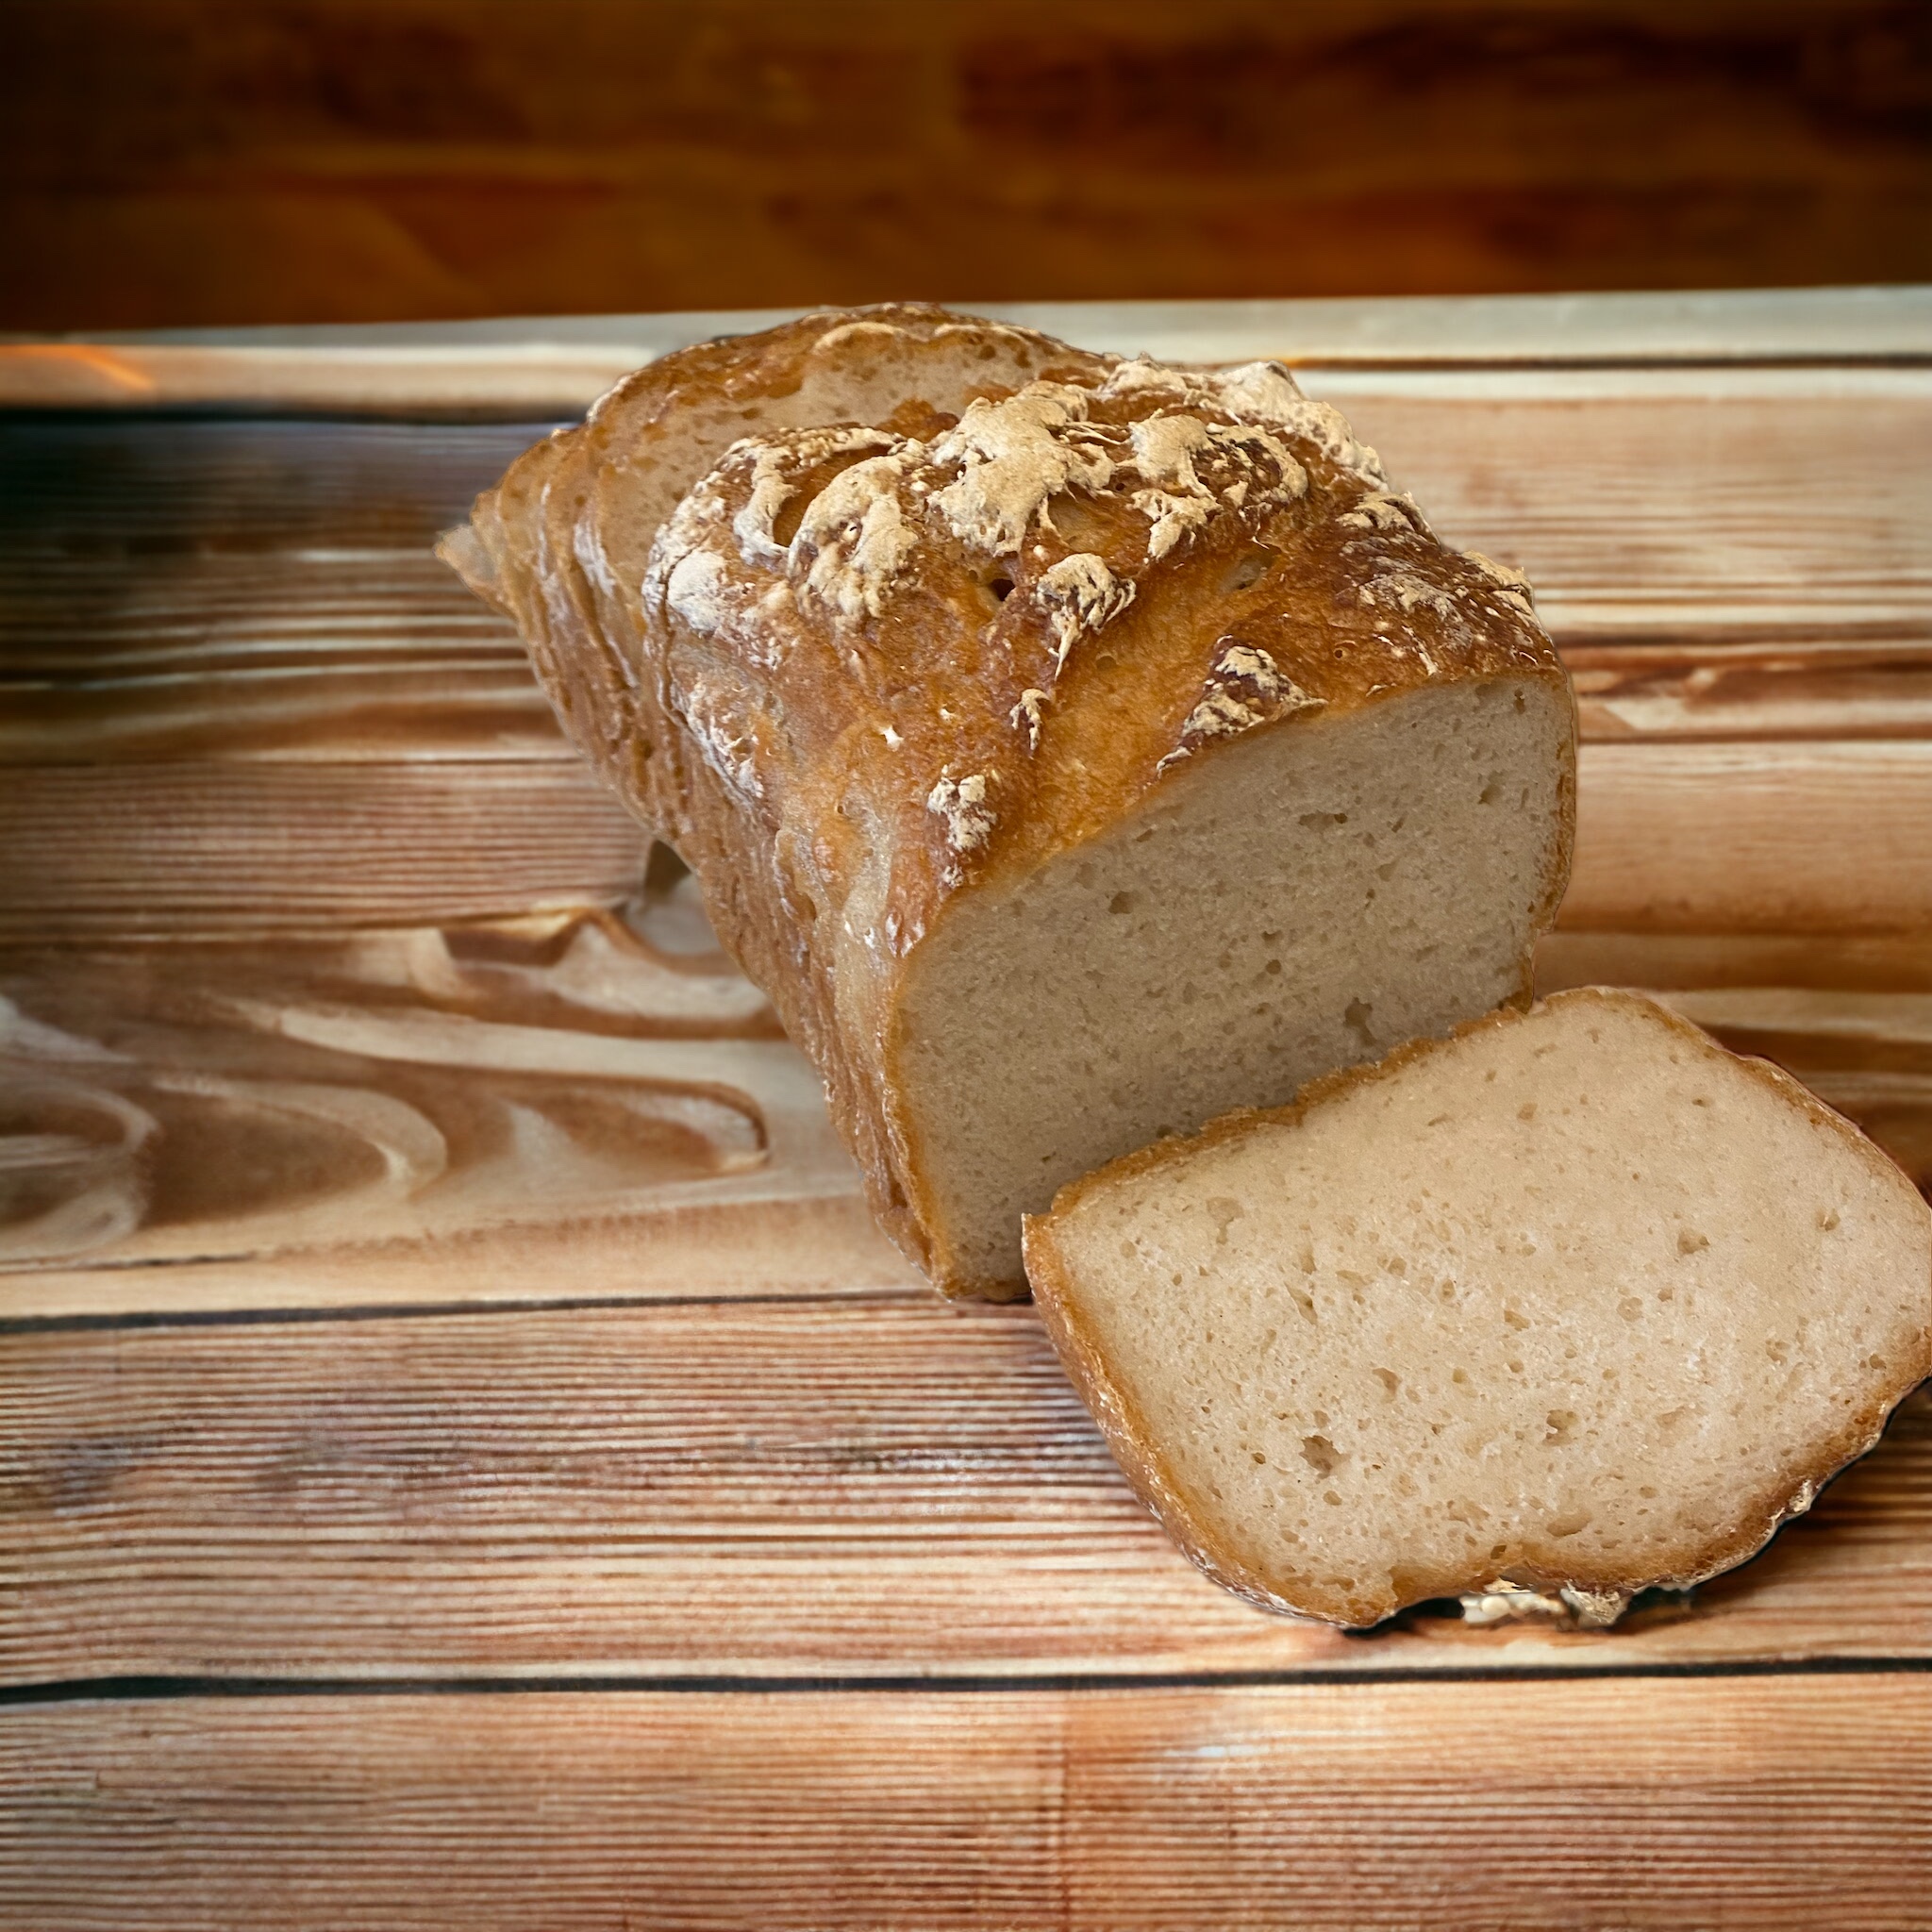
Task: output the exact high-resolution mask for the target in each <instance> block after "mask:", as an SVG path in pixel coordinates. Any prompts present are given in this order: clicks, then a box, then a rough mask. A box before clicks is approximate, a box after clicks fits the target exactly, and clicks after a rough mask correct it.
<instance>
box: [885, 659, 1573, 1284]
mask: <svg viewBox="0 0 1932 1932" xmlns="http://www.w3.org/2000/svg"><path fill="white" fill-rule="evenodd" d="M1570 730H1571V722H1570V708H1569V700H1568V696H1567V693H1565V692H1564V691H1562V689H1561V688H1560V687H1558V686H1554V685H1552V684H1551V683H1550V682H1549V681H1548V680H1546V679H1534V678H1499V679H1496V680H1493V681H1491V682H1488V683H1480V684H1477V683H1469V684H1458V685H1451V686H1436V687H1429V686H1424V688H1422V689H1420V690H1418V691H1410V692H1408V693H1407V694H1406V695H1405V696H1402V697H1399V698H1394V699H1391V700H1390V701H1389V702H1388V703H1387V704H1383V705H1378V706H1374V707H1372V708H1368V709H1366V710H1363V711H1360V712H1357V713H1354V714H1350V715H1347V716H1344V717H1342V718H1341V719H1338V720H1336V721H1335V722H1334V723H1332V724H1326V723H1323V722H1320V721H1319V720H1315V721H1309V722H1307V723H1305V724H1302V725H1301V726H1300V727H1299V728H1298V729H1296V730H1293V731H1281V732H1275V733H1273V734H1268V733H1258V734H1256V735H1255V736H1253V737H1251V738H1249V739H1247V740H1246V741H1243V742H1241V743H1238V744H1235V745H1233V746H1230V747H1229V748H1228V749H1227V750H1226V751H1225V752H1224V753H1223V754H1222V755H1221V756H1220V757H1219V758H1214V759H1211V760H1202V761H1199V762H1198V763H1197V764H1196V765H1195V766H1194V767H1193V769H1191V770H1186V771H1183V772H1182V773H1180V774H1177V775H1176V776H1175V777H1174V779H1172V780H1171V781H1170V782H1169V784H1168V785H1167V786H1165V787H1164V788H1162V789H1161V790H1160V791H1157V792H1155V793H1154V794H1153V795H1152V796H1151V797H1150V798H1148V799H1147V800H1145V801H1144V802H1143V803H1142V804H1141V806H1140V807H1139V808H1137V809H1136V810H1134V811H1132V812H1130V813H1127V814H1124V816H1123V817H1122V818H1121V819H1120V821H1119V822H1118V823H1117V824H1114V825H1112V826H1111V827H1109V828H1108V831H1107V832H1105V833H1104V834H1102V835H1101V836H1100V837H1099V838H1097V839H1094V840H1093V841H1091V842H1089V843H1087V844H1085V845H1082V846H1079V847H1077V848H1075V849H1074V850H1073V851H1071V852H1067V853H1063V854H1061V855H1059V856H1058V857H1057V858H1054V859H1052V860H1050V861H1049V862H1048V863H1046V864H1045V865H1042V866H1041V867H1040V868H1039V869H1038V870H1037V871H1035V872H1033V873H1031V874H1028V875H1027V876H1024V877H1023V878H1021V879H1019V880H1017V881H1013V882H1010V883H1007V884H1003V885H1002V886H1001V888H1000V889H998V890H993V891H985V892H982V893H979V894H977V895H974V897H973V898H971V899H969V900H965V901H962V902H961V903H960V904H959V905H958V907H957V908H955V910H954V912H953V915H952V917H951V918H950V919H949V920H947V921H946V923H945V924H943V925H941V927H940V928H939V929H938V930H937V931H936V932H935V934H934V935H933V937H932V939H931V940H930V941H928V942H927V944H926V945H924V947H922V948H921V949H920V951H919V952H918V953H917V954H916V955H915V956H914V961H913V970H912V972H911V974H909V976H908V987H907V991H906V994H905V998H904V1001H903V1003H902V1005H901V1008H900V1010H899V1024H898V1028H897V1031H896V1034H895V1036H894V1040H893V1050H892V1051H891V1079H892V1082H893V1085H894V1086H895V1088H896V1091H897V1094H898V1098H899V1104H900V1106H901V1108H902V1109H903V1115H904V1118H905V1120H906V1122H907V1124H908V1131H909V1134H910V1137H911V1140H912V1145H913V1147H914V1149H915V1159H914V1166H915V1169H916V1170H917V1171H918V1172H920V1173H922V1174H925V1175H927V1176H929V1177H930V1180H929V1185H930V1187H931V1190H932V1194H933V1208H934V1211H933V1212H932V1214H931V1215H930V1217H929V1219H930V1221H931V1224H933V1225H934V1226H935V1227H938V1228H942V1229H944V1230H945V1231H946V1232H945V1239H946V1243H947V1245H946V1247H945V1250H944V1252H943V1257H942V1268H943V1270H944V1272H945V1273H946V1274H953V1275H961V1276H965V1277H967V1278H972V1279H980V1280H992V1281H999V1280H1011V1281H1014V1282H1016V1283H1017V1282H1018V1280H1019V1279H1020V1278H1021V1275H1022V1263H1021V1257H1020V1218H1021V1216H1022V1214H1023V1213H1041V1212H1044V1210H1045V1209H1046V1208H1047V1207H1048V1205H1049V1204H1050V1203H1051V1202H1052V1200H1053V1197H1054V1194H1055V1193H1056V1192H1057V1191H1058V1189H1059V1188H1060V1187H1062V1186H1063V1185H1064V1184H1065V1183H1066V1182H1068V1181H1071V1180H1074V1179H1076V1178H1077V1177H1078V1176H1079V1175H1081V1174H1086V1173H1087V1172H1089V1171H1090V1170H1091V1169H1092V1168H1094V1167H1097V1166H1099V1165H1100V1164H1101V1163H1102V1162H1103V1161H1106V1160H1110V1159H1112V1158H1114V1157H1116V1156H1117V1155H1120V1154H1122V1153H1124V1152H1127V1151H1129V1150H1131V1149H1133V1148H1136V1147H1140V1146H1142V1145H1144V1144H1145V1143H1146V1142H1147V1141H1151V1140H1154V1139H1156V1138H1157V1137H1158V1136H1160V1135H1163V1134H1172V1133H1181V1132H1187V1131H1190V1130H1191V1129H1193V1128H1195V1127H1198V1126H1200V1125H1202V1124H1205V1123H1206V1122H1208V1121H1209V1120H1212V1119H1213V1118H1214V1117H1215V1116H1216V1115H1218V1114H1222V1113H1224V1112H1226V1111H1227V1109H1228V1108H1232V1107H1237V1106H1242V1105H1260V1106H1272V1105H1278V1104H1279V1103H1281V1102H1283V1101H1286V1100H1288V1099H1291V1098H1292V1096H1293V1095H1294V1093H1295V1091H1297V1090H1298V1089H1299V1088H1300V1087H1301V1086H1302V1085H1303V1084H1304V1083H1305V1082H1307V1080H1309V1079H1311V1078H1313V1077H1314V1076H1315V1075H1316V1074H1323V1073H1326V1072H1327V1071H1329V1070H1330V1069H1331V1068H1335V1067H1341V1066H1348V1065H1350V1064H1353V1063H1356V1062H1359V1061H1362V1060H1370V1059H1374V1058H1379V1057H1380V1056H1381V1055H1382V1054H1384V1053H1386V1052H1387V1051H1388V1050H1389V1049H1390V1048H1391V1046H1394V1045H1396V1044H1399V1043H1400V1042H1401V1041H1406V1040H1408V1039H1410V1038H1411V1037H1413V1036H1416V1035H1419V1034H1441V1033H1446V1032H1447V1031H1448V1030H1449V1029H1450V1028H1451V1027H1453V1026H1455V1025H1457V1024H1458V1023H1459V1022H1461V1021H1463V1020H1466V1019H1467V1018H1469V1016H1470V1015H1472V1014H1474V1013H1481V1012H1485V1011H1487V1010H1488V1009H1490V1008H1492V1007H1496V1006H1500V1005H1502V1004H1503V1003H1504V1002H1506V1001H1508V1000H1512V999H1520V998H1526V996H1527V991H1528V990H1527V988H1526V986H1525V985H1524V960H1525V958H1526V957H1527V955H1528V952H1529V949H1530V947H1531V945H1532V944H1533V943H1534V941H1535V938H1536V934H1537V932H1538V931H1539V930H1540V929H1541V923H1542V920H1543V919H1544V917H1545V916H1546V914H1545V905H1544V902H1545V899H1546V897H1547V893H1548V890H1549V879H1550V876H1551V874H1552V872H1553V871H1554V870H1556V869H1557V865H1558V862H1559V858H1558V852H1557V844H1558V841H1559V839H1560V836H1561V824H1560V818H1559V815H1558V813H1557V809H1556V805H1557V801H1556V798H1555V795H1554V781H1553V779H1552V777H1551V776H1550V774H1556V773H1557V772H1560V771H1562V770H1563V769H1564V764H1565V759H1566V757H1567V750H1568V743H1569V734H1570Z"/></svg>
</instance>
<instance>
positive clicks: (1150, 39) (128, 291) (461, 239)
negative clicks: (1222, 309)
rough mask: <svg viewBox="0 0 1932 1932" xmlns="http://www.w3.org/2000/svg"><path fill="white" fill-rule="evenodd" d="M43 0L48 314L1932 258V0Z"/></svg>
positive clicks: (22, 91) (342, 313) (1262, 289)
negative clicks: (1188, 1) (643, 0)
mask: <svg viewBox="0 0 1932 1932" xmlns="http://www.w3.org/2000/svg"><path fill="white" fill-rule="evenodd" d="M8 35H9V44H10V46H11V48H12V51H13V58H12V59H11V60H9V62H8V65H7V68H6V69H5V71H4V74H0V162H4V171H0V180H4V182H5V197H4V201H0V221H4V223H5V225H6V229H7V232H8V237H9V249H10V267H11V271H12V272H11V274H10V275H9V277H8V292H7V295H6V298H5V308H4V313H0V320H4V321H5V323H6V324H7V325H10V326H14V327H27V328H56V327H96V328H98V327H106V326H116V325H118V326H125V327H139V326H151V325H166V324H181V323H195V322H207V323H212V324H217V325H220V324H226V323H236V322H244V321H260V322H295V321H301V320H305V319H306V320H311V321H330V320H340V321H352V320H358V319H365V320H385V319H391V318H396V317H401V316H411V315H414V316H437V317H443V316H453V315H488V314H508V315H541V314H548V313H553V312H557V311H566V312H568V311H579V312H595V311H606V312H608V311H613V310H626V309H628V310H637V309H658V308H715V307H721V306H725V307H728V306H734V305H753V306H756V305H761V304H773V303H809V302H814V301H834V302H848V301H864V300H878V299H891V298H894V297H899V296H903V295H905V294H907V293H908V292H912V293H920V294H931V295H936V296H942V297H954V298H958V299H962V300H979V301H990V300H993V299H996V298H999V297H1003V296H1004V297H1007V298H1027V297H1034V298H1038V297H1041V296H1058V297H1074V296H1103V297H1104V296H1109V295H1119V294H1123V293H1129V292H1132V293H1141V294H1150V295H1155V294H1159V295H1186V294H1199V295H1213V296H1230V295H1264V294H1291V293H1296V292H1304V293H1319V292H1323V291H1330V292H1336V293H1354V292H1366V291H1376V290H1380V291H1390V292H1393V291H1401V290H1422V291H1432V292H1436V291H1458V290H1461V291H1470V290H1479V289H1533V288H1553V289H1562V288H1591V289H1604V288H1658V287H1686V286H1690V287H1713V286H1728V287H1738V286H1746V285H1754V284H1755V285H1774V286H1775V285H1791V284H1807V283H1820V282H1834V281H1835V282H1853V281H1899V280H1914V279H1925V278H1927V276H1928V275H1932V244H1928V242H1927V240H1926V238H1927V237H1928V236H1932V220H1928V214H1932V159H1928V155H1932V149H1928V142H1927V138H1926V135H1925V132H1924V103H1925V100H1926V98H1927V92H1926V90H1927V74H1928V70H1932V41H1928V37H1927V34H1926V31H1925V22H1924V11H1923V9H1922V8H1918V7H1916V6H1914V5H1912V4H1911V0H1805V4H1802V5H1785V6H1778V7H1764V6H1762V5H1752V4H1746V0H1691V4H1686V0H1678V4H1675V5H1670V4H1666V0H1482V4H1474V0H1357V4H1356V5H1354V6H1351V7H1350V8H1346V9H1344V10H1336V9H1326V8H1283V7H1280V6H1278V5H1273V4H1269V0H1194V4H1192V5H1190V6H1187V7H1181V6H1178V5H1174V4H1172V0H1168V4H1159V5H1154V4H1140V5H1132V6H1123V5H1121V4H1120V0H1062V4H1059V5H1057V6H1055V7H1053V8H1039V7H1037V6H1032V5H1027V4H1024V0H975V4H974V5H972V6H961V5H958V4H950V0H949V4H930V5H924V6H919V7H907V6H903V5H897V4H893V0H815V4H809V5H808V4H797V0H793V4H786V5H779V6H774V5H772V4H770V0H653V4H652V5H650V6H647V7H638V6H634V5H627V4H613V0H542V4H536V0H491V4H487V5H478V4H476V0H63V4H62V5H61V6H58V7H54V8H48V7H44V6H34V5H30V4H25V5H22V4H16V5H13V6H10V7H9V8H8Z"/></svg>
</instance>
